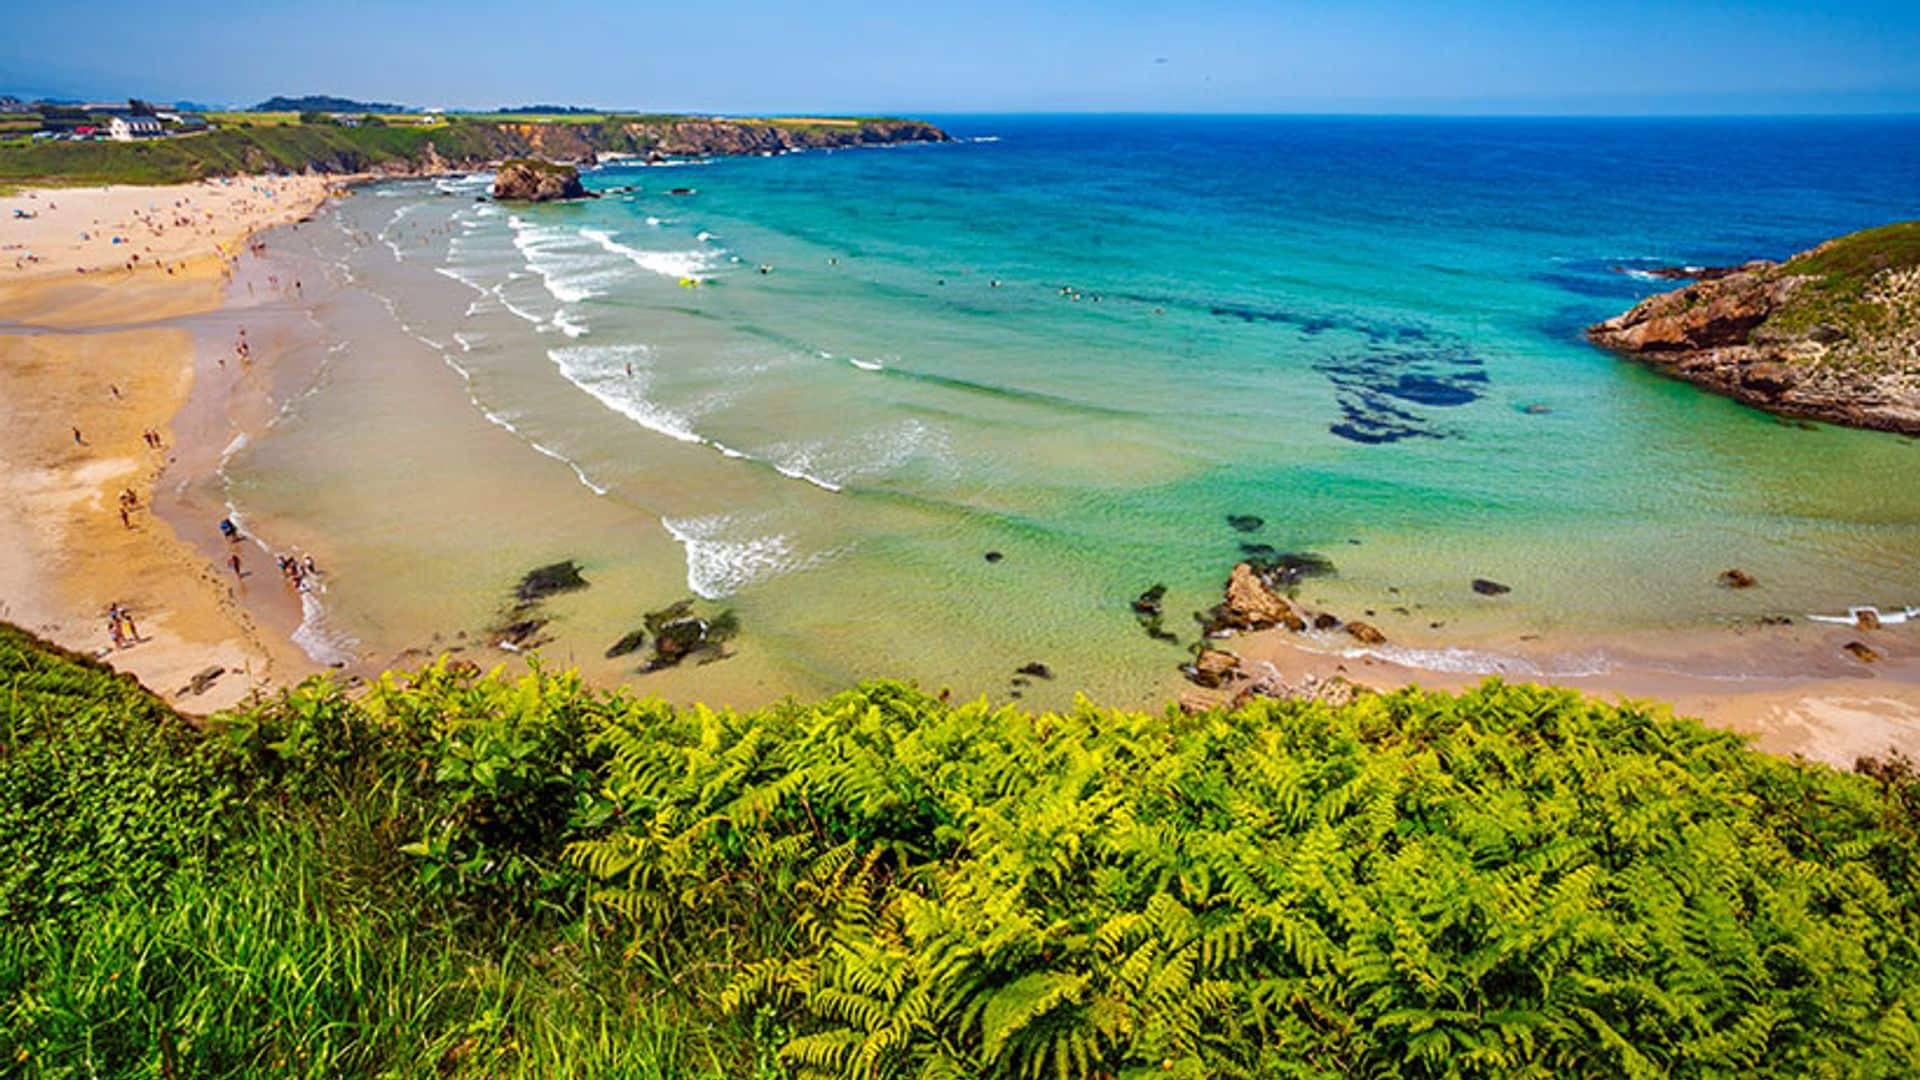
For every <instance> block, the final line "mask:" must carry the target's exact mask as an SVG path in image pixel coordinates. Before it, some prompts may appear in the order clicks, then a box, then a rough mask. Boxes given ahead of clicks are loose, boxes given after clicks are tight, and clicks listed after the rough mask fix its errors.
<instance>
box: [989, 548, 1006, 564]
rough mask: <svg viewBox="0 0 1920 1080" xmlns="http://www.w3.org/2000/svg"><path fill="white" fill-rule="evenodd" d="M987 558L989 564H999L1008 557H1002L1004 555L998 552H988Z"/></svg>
mask: <svg viewBox="0 0 1920 1080" xmlns="http://www.w3.org/2000/svg"><path fill="white" fill-rule="evenodd" d="M986 558H987V561H988V562H990V563H997V562H999V561H1000V560H1001V559H1004V558H1006V556H1005V555H1002V554H1001V553H999V552H998V551H989V552H987V556H986Z"/></svg>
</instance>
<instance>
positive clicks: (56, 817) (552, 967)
mask: <svg viewBox="0 0 1920 1080" xmlns="http://www.w3.org/2000/svg"><path fill="white" fill-rule="evenodd" d="M0 807H4V812H5V813H6V814H7V815H8V816H7V817H6V818H5V819H4V820H0V867H4V868H6V869H5V871H4V872H5V873H6V874H7V875H8V877H7V878H6V879H5V881H4V882H0V884H4V886H5V889H4V904H5V906H4V907H0V930H3V931H4V932H0V1061H4V1062H5V1063H6V1066H5V1068H7V1069H8V1070H10V1071H11V1072H13V1073H15V1074H19V1075H26V1076H48V1077H52V1076H63V1077H64V1076H78V1075H86V1076H152V1075H174V1076H254V1075H279V1074H282V1073H285V1074H289V1075H296V1076H332V1075H383V1076H462V1077H464V1076H472V1077H480V1076H530V1077H531V1076H562V1075H575V1076H587V1075H591V1076H634V1077H653V1076H662V1077H664V1076H690V1077H741V1076H747V1077H774V1076H790V1077H829V1076H831V1077H861V1078H868V1080H870V1078H875V1077H925V1076H954V1077H962V1076H964V1077H973V1076H1042V1075H1044V1076H1106V1077H1142V1078H1144V1077H1148V1076H1154V1077H1160V1076H1188V1077H1199V1076H1207V1077H1271V1076H1295V1077H1305V1076H1327V1077H1333V1076H1351V1075H1406V1076H1513V1075H1532V1076H1549V1075H1553V1076H1560V1075H1571V1076H1649V1077H1651V1076H1664V1075H1688V1076H1711V1075H1728V1074H1733V1073H1744V1074H1755V1075H1779V1076H1802V1075H1900V1074H1903V1073H1904V1072H1906V1071H1907V1070H1908V1069H1909V1068H1910V1066H1911V1065H1912V1063H1913V1062H1914V1061H1916V1060H1920V1025H1916V1022H1915V1017H1916V1010H1920V835H1916V828H1917V826H1920V782H1917V781H1916V780H1915V778H1914V775H1913V773H1912V771H1911V770H1910V769H1909V768H1907V767H1906V766H1905V765H1904V764H1903V763H1897V762H1896V763H1892V764H1887V765H1875V766H1873V768H1872V769H1871V770H1870V771H1869V774H1868V775H1858V774H1848V773H1841V772H1837V771H1834V770H1831V769H1827V768H1824V767H1819V766H1811V765H1806V764H1803V763H1798V762H1794V761H1788V760H1784V759H1779V758H1772V757H1767V756H1764V755H1761V754H1757V753H1755V752H1753V751H1752V750H1750V749H1748V748H1747V746H1746V745H1745V744H1744V742H1743V741H1742V740H1741V739H1740V738H1738V737H1736V736H1733V735H1730V734H1726V733H1722V732H1715V731H1709V730H1707V729H1705V728H1703V727H1701V726H1700V725H1698V724H1696V723H1692V722H1689V721H1684V720H1674V719H1671V718H1669V717H1667V716H1666V715H1665V714H1664V712H1662V711H1661V710H1659V709H1657V708H1652V707H1643V706H1635V705H1625V706H1609V705H1601V704H1598V703H1595V702H1592V701H1590V700H1587V699H1585V698H1582V697H1580V696H1579V695H1577V694H1573V693H1569V692H1562V691H1552V690H1543V689H1539V688H1536V687H1524V686H1508V685H1504V684H1501V683H1499V682H1489V683H1487V684H1485V685H1483V686H1482V687H1480V688H1478V689H1476V690H1473V691H1470V692H1467V693H1464V694H1460V695H1447V694H1431V693H1424V692H1420V691H1417V690H1409V691H1404V692H1399V693H1394V694H1390V695H1385V696H1378V697H1367V698H1363V699H1361V700H1360V701H1358V702H1356V703H1355V704H1353V705H1351V706H1348V707H1344V708H1340V709H1333V708H1328V707H1326V706H1322V705H1317V704H1301V703H1277V702H1261V703H1255V704H1251V705H1248V706H1245V707H1243V708H1240V709H1237V710H1234V711H1231V712H1216V713H1211V714H1207V715H1202V716H1196V717H1187V716H1182V715H1180V714H1178V713H1177V712H1168V713H1164V714H1148V713H1138V712H1118V711H1108V710H1101V709H1097V708H1094V707H1093V706H1091V705H1082V706H1080V707H1078V708H1076V709H1074V710H1072V711H1069V712H1065V713H1047V714H1031V713H1026V712H1021V711H1018V710H1015V709H1011V708H1007V709H994V708H990V707H989V706H987V705H986V704H985V703H973V704H967V705H960V706H950V705H947V704H944V703H942V702H940V701H938V700H936V699H934V698H932V697H930V696H928V695H925V694H922V693H920V692H918V691H917V690H914V689H912V688H910V687H906V686H902V685H899V684H895V683H870V684H865V685H862V686H860V687H858V688H857V689H854V690H851V691H849V692H847V693H844V694H841V695H838V696H836V697H833V698H830V699H828V700H826V701H822V702H819V703H816V704H800V703H791V702H789V703H785V704H781V705H777V706H773V707H770V708H766V709H761V710H755V711H752V712H746V713H736V712H731V711H718V712H716V711H713V710H708V709H704V708H698V707H696V708H692V709H676V708H673V707H670V706H667V705H664V704H662V703H659V702H654V701H647V700H643V699H639V698H636V697H634V696H632V695H631V694H629V693H626V692H621V691H613V692H605V691H597V690H593V689H591V688H588V687H585V686H583V685H582V684H581V683H580V682H579V681H578V679H577V678H576V677H574V676H572V675H570V674H556V673H552V672H548V671H545V670H542V669H540V668H538V667H537V666H536V668H535V669H534V670H533V671H532V672H531V673H530V674H527V675H524V676H521V677H517V678H508V677H505V676H489V675H482V674H479V673H478V672H476V671H473V670H470V669H466V668H462V667H460V666H458V665H454V666H448V665H445V664H442V665H438V666H435V667H432V668H429V669H426V670H424V671H421V672H415V673H405V674H394V675H390V676H388V677H386V678H384V679H383V680H381V682H380V683H379V684H378V685H376V686H373V687H370V688H368V689H367V690H365V691H364V692H362V693H360V694H358V695H357V696H349V695H347V694H345V693H344V692H342V691H341V690H340V689H339V688H337V687H334V686H332V685H330V684H328V683H326V682H324V681H319V682H313V683H309V684H307V685H304V686H302V687H299V688H297V689H295V690H292V691H289V692H287V693H286V694H283V695H282V696H280V697H279V698H276V699H275V700H273V701H269V702H266V703H263V704H261V705H258V706H255V707H250V708H247V709H244V710H240V711H238V712H235V713H232V714H228V715H224V716H221V717H218V718H216V719H215V720H214V721H213V722H211V723H209V724H208V725H207V726H206V727H204V728H199V727H195V726H193V725H189V724H187V723H186V722H185V721H183V720H181V718H179V717H178V716H176V715H175V714H173V713H172V712H171V711H170V710H169V709H167V708H166V707H165V706H164V705H163V704H161V703H160V702H158V701H157V700H155V699H153V698H152V697H151V696H150V695H147V694H145V693H144V692H143V691H141V690H140V689H139V688H138V687H136V686H134V685H132V684H131V683H130V682H129V681H128V680H126V679H124V678H121V677H119V676H115V675H113V674H112V673H111V672H109V671H107V670H106V669H104V668H102V667H100V666H99V665H97V664H94V663H92V662H91V661H88V660H85V659H84V658H79V657H75V656H72V655H71V654H64V653H61V652H59V651H57V650H52V649H49V648H47V647H45V646H43V645H41V644H40V643H37V642H35V641H34V640H33V639H32V638H31V637H30V636H28V635H26V634H24V633H22V632H20V631H17V630H14V629H12V628H9V627H4V626H0Z"/></svg>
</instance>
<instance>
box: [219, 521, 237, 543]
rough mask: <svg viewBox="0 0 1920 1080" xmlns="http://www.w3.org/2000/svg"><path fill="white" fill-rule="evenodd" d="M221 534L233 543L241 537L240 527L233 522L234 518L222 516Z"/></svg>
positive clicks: (228, 541)
mask: <svg viewBox="0 0 1920 1080" xmlns="http://www.w3.org/2000/svg"><path fill="white" fill-rule="evenodd" d="M220 535H221V536H222V537H224V538H225V539H226V541H227V543H229V544H231V543H233V542H234V541H235V540H238V539H240V528H239V526H237V525H235V524H234V523H233V519H232V518H221V519H220Z"/></svg>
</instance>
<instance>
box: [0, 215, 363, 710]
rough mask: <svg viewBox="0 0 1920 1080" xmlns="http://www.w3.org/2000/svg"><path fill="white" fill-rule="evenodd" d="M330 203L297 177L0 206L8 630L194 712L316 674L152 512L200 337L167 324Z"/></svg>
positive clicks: (209, 299) (213, 297)
mask: <svg viewBox="0 0 1920 1080" xmlns="http://www.w3.org/2000/svg"><path fill="white" fill-rule="evenodd" d="M338 188H339V181H338V180H337V179H320V178H310V177H295V178H276V179H240V180H232V181H218V182H208V183H203V184H192V185H179V186H173V187H153V188H134V187H111V188H62V189H51V190H38V191H26V192H21V193H17V194H14V195H10V196H7V197H5V198H0V248H4V251H0V256H3V257H0V431H4V432H5V438H4V439H0V535H4V536H6V537H7V538H8V542H7V543H5V544H4V545H0V617H4V618H6V619H9V620H11V621H13V622H16V623H19V624H21V625H24V626H26V627H28V628H30V629H32V630H34V631H36V632H38V633H41V634H44V635H46V636H48V637H51V638H52V639H54V640H55V641H58V642H59V643H61V644H63V645H66V646H68V647H70V648H74V649H78V650H81V651H85V652H89V653H93V654H96V655H99V656H101V657H103V658H104V659H107V660H109V661H110V662H111V663H113V664H114V665H115V666H116V667H119V668H121V669H122V670H126V671H129V672H132V673H133V674H135V675H136V676H138V677H139V678H140V679H141V681H142V682H144V683H146V684H147V685H148V686H150V687H152V688H153V689H154V690H156V691H157V692H160V693H162V694H165V695H167V696H168V697H169V698H170V699H172V700H174V701H176V702H177V703H178V704H179V705H180V706H181V707H182V708H185V709H187V710H188V711H192V712H207V711H212V710H214V709H217V708H221V707H223V706H226V705H228V704H231V703H233V702H235V701H238V700H240V699H242V698H243V697H245V696H246V695H247V694H249V693H251V692H253V691H255V690H258V689H261V688H264V687H267V686H270V685H274V684H275V683H276V681H277V680H280V679H284V678H294V677H298V676H299V675H301V674H304V673H305V672H306V671H307V670H309V669H310V666H309V665H308V664H306V663H305V662H304V660H303V658H302V657H301V656H300V654H299V653H298V651H297V650H295V649H292V648H291V646H290V645H288V644H287V643H286V642H285V641H284V639H280V638H277V636H276V635H271V634H266V633H263V632H262V631H261V629H260V628H259V626H258V624H257V622H256V620H255V618H254V617H253V615H251V614H250V613H249V612H248V611H247V610H246V608H245V607H244V606H243V605H242V604H241V603H239V602H238V601H237V599H236V598H235V596H234V595H233V591H232V589H231V588H230V587H229V584H228V583H227V582H226V581H225V580H223V579H222V578H221V577H220V575H219V573H218V572H217V570H216V568H214V567H212V566H210V565H209V564H208V562H207V560H206V559H204V558H203V557H201V556H200V555H199V554H197V553H196V552H195V551H194V550H193V549H192V548H190V547H189V546H188V545H186V544H184V543H182V542H181V541H180V539H179V538H178V537H177V536H176V535H175V534H174V531H173V530H172V529H171V528H169V527H168V526H167V525H166V524H165V523H164V522H163V521H161V520H159V519H158V518H157V517H156V516H155V515H154V514H153V512H152V507H153V504H154V495H155V481H156V479H157V478H158V477H159V476H160V475H161V474H162V472H163V471H164V470H165V469H166V468H167V467H168V465H169V464H170V463H171V462H172V461H173V460H174V443H175V439H174V434H173V431H172V425H173V420H174V417H175V415H176V413H177V412H178V411H179V409H180V406H181V404H182V403H183V402H184V401H185V400H186V399H187V395H188V392H189V390H190V388H191V385H192V381H193V362H194V351H195V341H194V337H193V335H192V333H191V332H189V331H188V330H186V329H183V328H181V327H179V326H174V325H169V320H175V319H179V318H181V317H183V316H189V315H192V314H195V313H199V312H205V311H210V310H214V309H216V308H217V307H218V306H219V305H220V303H221V300H222V295H223V289H224V286H225V282H226V280H227V275H228V265H229V261H230V260H231V259H232V258H233V257H234V255H235V254H236V253H239V252H241V251H242V250H244V249H245V246H246V244H247V242H248V238H249V237H251V236H253V235H254V234H255V233H257V232H259V231H260V230H262V229H265V228H269V227H271V226H274V225H279V224H285V223H288V222H292V221H297V220H299V219H300V218H302V217H305V216H306V215H308V214H310V213H312V211H313V210H314V209H315V208H316V207H317V206H318V205H320V203H321V202H322V201H324V200H325V199H326V198H327V196H328V195H329V193H330V192H332V191H335V190H338ZM116 241H118V242H116ZM149 436H151V437H152V441H149ZM123 511H124V513H123ZM115 604H117V605H119V606H120V607H121V608H122V609H124V610H125V611H126V612H127V613H128V614H129V615H130V616H131V619H132V623H131V629H132V634H131V635H130V639H129V640H128V641H127V643H126V644H125V645H124V647H115V645H114V643H113V642H112V640H111V638H110V635H109V630H108V620H107V610H108V607H109V605H115ZM216 668H217V669H219V674H218V675H212V674H211V673H212V672H213V671H214V669H216ZM196 676H199V677H200V678H199V679H198V680H197V681H198V682H199V683H200V687H199V689H198V692H196V691H195V688H194V686H193V684H194V683H195V682H196V678H195V677H196Z"/></svg>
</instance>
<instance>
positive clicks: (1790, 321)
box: [1768, 221, 1920, 337]
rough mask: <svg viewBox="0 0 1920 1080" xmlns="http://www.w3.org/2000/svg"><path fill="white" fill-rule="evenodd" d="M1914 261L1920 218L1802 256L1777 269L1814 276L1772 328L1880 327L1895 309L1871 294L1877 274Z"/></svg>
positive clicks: (1919, 254) (1918, 257)
mask: <svg viewBox="0 0 1920 1080" xmlns="http://www.w3.org/2000/svg"><path fill="white" fill-rule="evenodd" d="M1914 266H1920V221H1902V222H1897V223H1895V224H1892V225H1883V226H1881V227H1879V228H1877V229H1866V230H1863V231H1861V232H1857V233H1850V234H1848V235H1846V236H1843V237H1840V238H1839V239H1837V240H1833V241H1830V242H1829V243H1827V244H1825V245H1822V247H1820V248H1817V249H1815V250H1813V251H1809V252H1806V253H1804V254H1801V255H1797V256H1795V257H1794V258H1792V259H1789V260H1787V262H1786V263H1784V264H1783V265H1782V266H1781V267H1780V268H1779V270H1778V271H1776V273H1779V274H1783V275H1806V276H1810V277H1812V278H1813V281H1811V282H1809V283H1807V284H1806V285H1804V286H1802V287H1801V289H1800V291H1799V292H1798V293H1796V294H1795V295H1794V297H1793V299H1792V301H1791V302H1789V303H1788V304H1787V305H1786V306H1785V307H1783V308H1781V309H1780V310H1779V311H1777V312H1775V313H1774V314H1773V316H1772V317H1771V318H1769V319H1768V328H1769V329H1770V330H1775V331H1782V332H1787V333H1802V332H1805V331H1807V330H1809V329H1811V328H1813V327H1814V326H1818V325H1825V326H1829V327H1833V328H1834V329H1836V330H1838V331H1840V332H1841V333H1843V334H1845V335H1846V336H1849V337H1852V336H1856V335H1857V334H1859V333H1860V332H1862V331H1871V330H1873V329H1876V328H1878V327H1880V326H1882V325H1883V324H1884V323H1885V321H1886V320H1887V318H1888V315H1889V313H1888V312H1887V311H1886V310H1884V308H1883V306H1882V305H1880V304H1875V303H1871V302H1868V301H1867V299H1866V293H1867V290H1868V287H1869V285H1870V284H1871V283H1872V281H1873V279H1874V277H1875V275H1877V274H1879V273H1881V272H1882V271H1886V270H1900V269H1906V268H1908V267H1914Z"/></svg>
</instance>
